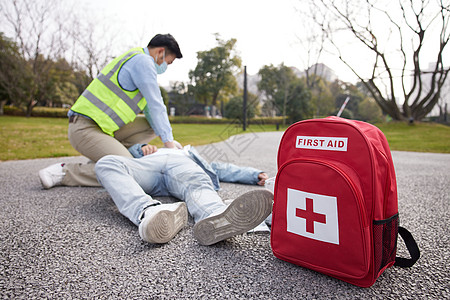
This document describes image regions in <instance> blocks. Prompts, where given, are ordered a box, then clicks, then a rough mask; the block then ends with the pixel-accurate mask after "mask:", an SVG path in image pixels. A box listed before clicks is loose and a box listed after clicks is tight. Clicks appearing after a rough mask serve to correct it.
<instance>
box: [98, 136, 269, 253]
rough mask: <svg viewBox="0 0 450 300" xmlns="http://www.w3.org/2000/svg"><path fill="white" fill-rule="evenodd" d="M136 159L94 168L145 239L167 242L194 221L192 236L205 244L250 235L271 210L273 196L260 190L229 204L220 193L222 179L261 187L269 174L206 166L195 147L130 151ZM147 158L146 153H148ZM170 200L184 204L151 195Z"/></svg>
mask: <svg viewBox="0 0 450 300" xmlns="http://www.w3.org/2000/svg"><path fill="white" fill-rule="evenodd" d="M130 152H131V153H132V154H133V156H135V157H139V156H142V157H140V158H127V157H122V156H116V155H108V156H105V157H103V158H101V159H100V160H99V161H98V162H97V163H96V165H95V172H96V174H97V179H98V181H99V182H100V183H101V184H102V185H103V187H104V188H105V189H106V190H107V191H108V193H109V194H110V195H111V197H112V199H113V201H114V203H115V204H116V206H117V208H118V209H119V211H120V213H121V214H123V215H124V216H125V217H127V218H128V219H129V220H130V221H131V222H133V223H134V224H135V225H137V226H138V228H139V235H140V237H141V238H142V240H144V241H146V242H149V243H157V244H161V243H167V242H169V241H170V240H171V239H172V238H173V237H174V236H175V235H176V234H177V233H178V232H179V231H180V230H181V229H182V228H183V227H184V226H185V225H186V224H187V219H188V212H189V213H190V214H191V216H192V217H193V219H194V222H195V225H194V228H193V234H194V238H195V239H196V240H197V241H198V242H199V243H200V244H202V245H212V244H215V243H217V242H219V241H222V240H225V239H227V238H230V237H233V236H235V235H239V234H242V233H244V232H247V231H249V230H251V229H253V228H254V227H256V226H257V225H259V224H260V223H261V222H263V221H264V220H265V218H266V217H267V216H268V215H269V214H270V213H271V211H272V202H273V194H272V193H271V192H269V191H267V190H265V189H257V190H253V191H250V192H247V193H244V194H243V195H241V196H239V197H237V198H236V199H235V200H234V201H232V202H231V203H230V204H229V205H226V204H225V203H224V202H223V201H222V199H221V198H220V196H219V195H218V193H217V190H218V189H219V188H220V186H219V181H220V180H222V181H228V182H239V183H247V184H260V185H263V184H264V181H265V179H267V174H265V173H264V172H262V171H260V170H257V169H254V168H250V167H238V166H236V165H233V164H228V163H220V162H214V163H211V164H208V163H207V162H206V161H205V160H204V159H203V158H202V157H201V156H200V155H199V154H198V152H197V151H196V150H195V149H193V148H192V147H191V148H189V147H184V148H183V149H169V148H162V149H157V148H156V147H155V146H152V145H139V144H138V145H135V146H134V147H133V148H130ZM144 154H147V155H144ZM161 196H172V197H175V198H178V199H179V200H181V202H176V203H171V204H162V203H161V202H160V201H158V200H155V199H154V198H153V197H161Z"/></svg>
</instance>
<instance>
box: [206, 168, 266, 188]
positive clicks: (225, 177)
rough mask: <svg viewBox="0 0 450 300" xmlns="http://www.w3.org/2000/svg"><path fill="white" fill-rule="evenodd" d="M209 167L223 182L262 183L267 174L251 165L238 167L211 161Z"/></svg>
mask: <svg viewBox="0 0 450 300" xmlns="http://www.w3.org/2000/svg"><path fill="white" fill-rule="evenodd" d="M211 167H212V168H213V170H214V171H215V172H216V174H217V176H219V180H220V181H223V182H235V183H244V184H258V185H264V183H265V180H266V179H267V178H268V176H267V174H266V173H264V172H263V171H261V170H258V169H255V168H252V167H239V166H236V165H233V164H230V163H223V162H212V163H211Z"/></svg>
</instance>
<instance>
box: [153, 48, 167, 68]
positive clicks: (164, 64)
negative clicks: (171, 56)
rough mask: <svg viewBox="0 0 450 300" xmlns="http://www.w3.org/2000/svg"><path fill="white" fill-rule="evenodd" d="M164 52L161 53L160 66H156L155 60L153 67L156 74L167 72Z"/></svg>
mask: <svg viewBox="0 0 450 300" xmlns="http://www.w3.org/2000/svg"><path fill="white" fill-rule="evenodd" d="M165 58H166V51H165V50H164V52H163V62H162V64H160V65H158V64H157V63H156V61H157V59H156V58H155V67H156V73H157V74H162V73H164V72H165V71H166V70H167V62H166V59H165Z"/></svg>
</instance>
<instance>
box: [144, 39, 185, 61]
mask: <svg viewBox="0 0 450 300" xmlns="http://www.w3.org/2000/svg"><path fill="white" fill-rule="evenodd" d="M147 47H150V48H156V47H164V48H166V49H167V50H169V52H172V53H173V54H175V56H176V58H182V57H183V55H182V54H181V51H180V46H178V43H177V41H176V40H175V38H174V37H173V36H172V35H171V34H169V33H168V34H157V35H155V36H154V37H153V38H152V39H151V40H150V42H149V43H148V46H147Z"/></svg>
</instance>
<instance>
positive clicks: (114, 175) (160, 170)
mask: <svg viewBox="0 0 450 300" xmlns="http://www.w3.org/2000/svg"><path fill="white" fill-rule="evenodd" d="M95 172H96V174H97V178H98V180H99V182H100V183H101V184H102V185H103V187H104V188H105V189H106V190H107V191H108V192H109V194H110V195H111V197H112V199H113V201H114V203H115V204H116V206H117V208H118V209H119V211H120V212H121V213H122V214H123V215H124V216H126V217H127V218H128V219H130V220H131V222H133V223H134V224H136V225H139V223H140V216H141V215H142V212H143V211H144V210H145V208H147V207H149V206H151V205H155V204H159V203H160V202H159V201H157V200H155V199H153V198H152V196H153V197H158V196H173V197H176V198H178V199H181V200H182V201H184V202H186V206H187V208H188V211H189V213H190V214H191V215H192V217H193V218H194V221H195V222H198V221H200V220H202V219H204V218H206V217H208V216H209V215H210V214H212V213H213V212H216V211H218V210H223V209H224V208H225V207H226V205H225V204H224V203H223V201H222V199H221V198H220V197H219V195H218V194H217V192H216V191H215V190H214V187H213V184H212V181H211V179H210V177H209V176H208V175H207V174H206V173H205V172H204V171H203V169H202V168H200V166H199V165H197V164H196V163H195V162H193V161H192V159H190V158H189V157H188V156H186V155H185V154H184V153H180V154H170V153H167V154H160V155H155V156H152V155H147V156H144V157H142V158H139V159H136V158H126V157H121V156H115V155H108V156H105V157H103V158H101V159H100V160H99V161H98V162H97V163H96V165H95ZM150 195H152V196H150Z"/></svg>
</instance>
